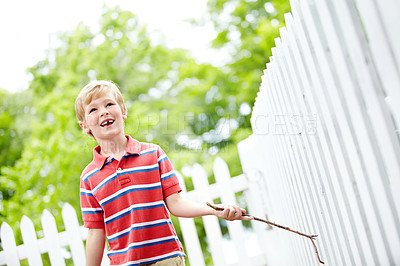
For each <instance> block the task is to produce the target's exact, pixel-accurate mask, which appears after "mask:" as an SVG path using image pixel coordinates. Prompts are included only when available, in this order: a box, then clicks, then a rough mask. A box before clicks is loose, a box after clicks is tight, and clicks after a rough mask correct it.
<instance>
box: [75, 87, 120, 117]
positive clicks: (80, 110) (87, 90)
mask: <svg viewBox="0 0 400 266" xmlns="http://www.w3.org/2000/svg"><path fill="white" fill-rule="evenodd" d="M108 91H111V92H112V93H113V95H114V97H115V100H116V102H117V103H118V105H119V106H120V107H121V111H122V114H123V115H126V114H127V110H126V106H125V103H124V99H123V97H122V94H121V92H120V90H119V89H118V87H117V85H116V84H115V83H113V82H112V81H106V80H94V81H92V82H90V83H89V84H87V85H86V86H85V87H83V89H82V90H81V92H80V93H79V95H78V97H76V100H75V113H76V117H77V118H78V121H80V122H85V110H84V105H88V104H89V103H90V102H91V101H92V100H93V99H96V98H97V97H99V96H101V95H103V94H104V93H106V92H108Z"/></svg>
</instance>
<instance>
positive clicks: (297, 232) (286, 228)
mask: <svg viewBox="0 0 400 266" xmlns="http://www.w3.org/2000/svg"><path fill="white" fill-rule="evenodd" d="M207 206H209V207H211V208H213V209H214V210H216V211H223V210H224V208H221V207H217V206H215V205H212V204H211V203H209V202H207ZM242 215H243V216H251V217H253V218H254V220H256V221H260V222H263V223H267V224H269V225H273V226H276V227H279V228H281V229H284V230H287V231H290V232H292V233H296V234H298V235H301V236H304V237H307V238H309V239H310V240H311V243H312V244H313V246H314V249H315V253H316V254H317V258H318V261H319V263H322V264H325V262H323V261H322V260H321V258H320V256H319V253H318V249H317V245H316V244H315V242H314V240H315V238H316V237H317V236H318V235H307V234H304V233H301V232H299V231H296V230H293V229H290V228H289V227H287V226H283V225H279V224H276V223H273V222H270V221H268V220H265V219H261V218H258V217H255V216H253V215H250V214H242Z"/></svg>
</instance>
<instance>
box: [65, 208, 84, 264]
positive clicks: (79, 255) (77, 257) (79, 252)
mask: <svg viewBox="0 0 400 266" xmlns="http://www.w3.org/2000/svg"><path fill="white" fill-rule="evenodd" d="M62 217H63V220H64V226H65V230H66V232H67V236H68V244H69V246H70V248H71V253H72V260H73V262H74V265H76V266H78V265H85V250H84V246H83V242H82V240H84V239H82V236H81V234H80V228H79V227H80V226H79V223H78V218H77V217H76V212H75V210H74V208H73V207H72V206H71V205H70V204H68V203H65V204H64V206H63V208H62Z"/></svg>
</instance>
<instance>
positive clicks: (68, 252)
mask: <svg viewBox="0 0 400 266" xmlns="http://www.w3.org/2000/svg"><path fill="white" fill-rule="evenodd" d="M191 172H192V181H193V184H194V188H195V190H193V191H190V192H186V188H185V185H184V181H183V179H182V176H181V175H180V174H179V173H178V177H179V179H180V184H181V186H182V189H183V191H182V196H183V197H186V198H188V199H192V200H194V201H198V202H203V203H205V202H207V201H209V202H213V200H214V199H217V198H220V199H221V200H222V202H226V203H227V202H229V203H236V204H238V203H237V202H236V198H235V193H237V192H241V191H244V195H245V199H246V202H247V205H248V209H249V212H251V213H253V214H254V215H256V214H257V215H259V217H264V218H265V211H266V210H265V206H263V202H265V199H264V193H263V192H262V187H263V186H264V184H263V180H262V179H260V178H258V176H257V174H258V173H253V174H250V175H244V174H242V175H239V176H236V177H233V178H231V176H230V173H229V169H228V166H227V164H226V163H225V162H224V161H223V160H222V159H221V158H217V159H216V160H215V162H214V176H215V178H216V183H214V184H211V185H210V184H209V183H208V176H207V173H206V172H205V170H204V169H203V168H202V167H201V166H200V165H198V164H196V165H194V166H193V167H192V170H191ZM62 217H63V220H64V226H65V229H66V231H64V232H61V233H58V231H57V226H56V223H55V219H54V217H53V216H52V214H51V213H50V212H49V211H47V210H45V211H44V212H43V214H42V216H41V221H42V228H43V232H38V233H36V231H35V228H34V225H33V223H32V221H31V220H30V219H29V218H28V217H26V216H23V217H22V220H21V224H20V229H21V234H22V238H23V242H24V244H22V245H19V246H16V243H15V239H14V233H13V231H12V229H11V227H10V226H9V225H8V224H7V223H3V224H2V225H1V230H0V236H1V245H2V248H3V251H1V252H0V265H20V260H24V259H27V260H28V263H29V265H34V266H37V265H43V262H42V259H41V254H44V253H48V255H49V259H50V261H51V265H57V266H58V265H66V264H65V259H66V258H72V260H73V263H74V265H84V264H85V251H84V244H83V241H84V240H85V239H86V236H87V230H86V229H84V228H83V226H80V225H79V223H78V219H77V216H76V212H75V210H74V209H73V207H72V206H71V205H69V204H68V203H66V204H65V205H64V206H63V208H62ZM179 223H180V226H181V229H182V235H183V238H184V241H185V251H186V254H187V255H188V259H189V261H190V265H192V266H202V265H205V261H204V258H203V253H202V251H201V247H200V242H199V238H198V236H197V231H196V227H195V224H194V220H193V219H186V218H179ZM203 223H204V227H205V231H206V235H207V243H208V246H209V251H210V253H211V255H212V258H213V262H214V265H221V266H222V265H265V264H266V247H267V246H266V245H265V239H266V236H267V235H268V231H267V226H266V225H263V224H260V223H259V222H254V223H253V227H252V230H249V229H246V228H244V227H243V225H242V222H240V221H234V222H228V231H229V236H230V240H228V239H226V238H224V237H223V235H222V233H221V228H220V225H219V222H218V218H217V217H215V216H206V217H203ZM37 235H39V239H38V238H37ZM108 263H109V261H108V259H107V257H106V256H105V257H104V258H103V265H107V264H108Z"/></svg>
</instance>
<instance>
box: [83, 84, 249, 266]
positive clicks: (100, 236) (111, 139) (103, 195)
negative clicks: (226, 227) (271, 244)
mask: <svg viewBox="0 0 400 266" xmlns="http://www.w3.org/2000/svg"><path fill="white" fill-rule="evenodd" d="M75 112H76V115H77V118H78V121H79V125H80V126H81V128H82V129H83V131H84V132H86V133H87V134H89V135H90V136H91V137H93V138H94V139H95V140H96V141H97V143H98V146H97V147H96V148H94V150H93V161H92V162H91V163H90V164H89V165H88V166H87V167H86V168H85V169H84V170H83V173H82V176H81V186H80V187H81V189H80V190H81V193H80V194H81V208H82V215H83V221H84V224H85V227H87V228H89V231H88V236H87V240H86V265H96V266H97V265H100V263H101V259H102V255H103V250H104V245H105V238H106V237H107V239H108V243H109V246H110V248H109V250H108V256H109V258H110V260H111V265H143V264H152V263H156V262H157V265H184V260H183V257H184V256H185V254H184V253H183V248H182V245H181V243H180V242H179V239H178V238H177V236H176V232H175V229H174V227H173V225H172V223H171V220H170V217H169V213H168V210H169V212H170V213H171V214H172V215H174V216H178V217H188V218H191V217H198V216H203V215H216V216H218V217H220V218H223V219H226V220H230V221H232V220H244V219H245V220H250V219H252V217H245V216H242V214H243V213H245V210H244V209H240V208H239V207H237V206H234V205H222V206H221V207H223V208H224V210H223V211H215V210H213V209H212V208H210V207H208V206H206V205H201V204H198V203H195V202H191V201H188V200H185V199H183V198H182V197H181V196H180V195H179V192H180V191H181V188H180V186H179V183H178V180H177V177H176V174H175V172H174V169H173V167H172V165H171V163H170V161H169V160H168V157H167V156H166V154H165V153H164V151H163V150H162V149H161V148H160V147H159V146H157V145H154V144H148V143H141V142H138V141H136V140H135V139H133V138H131V137H130V136H129V135H125V132H124V120H126V118H127V109H126V107H125V104H124V101H123V98H122V95H121V93H120V91H119V89H118V88H117V86H116V85H115V84H113V83H112V82H109V81H92V82H90V83H89V84H88V85H86V86H85V87H84V88H83V89H82V91H81V92H80V94H79V95H78V97H77V98H76V102H75ZM167 209H168V210H167Z"/></svg>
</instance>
